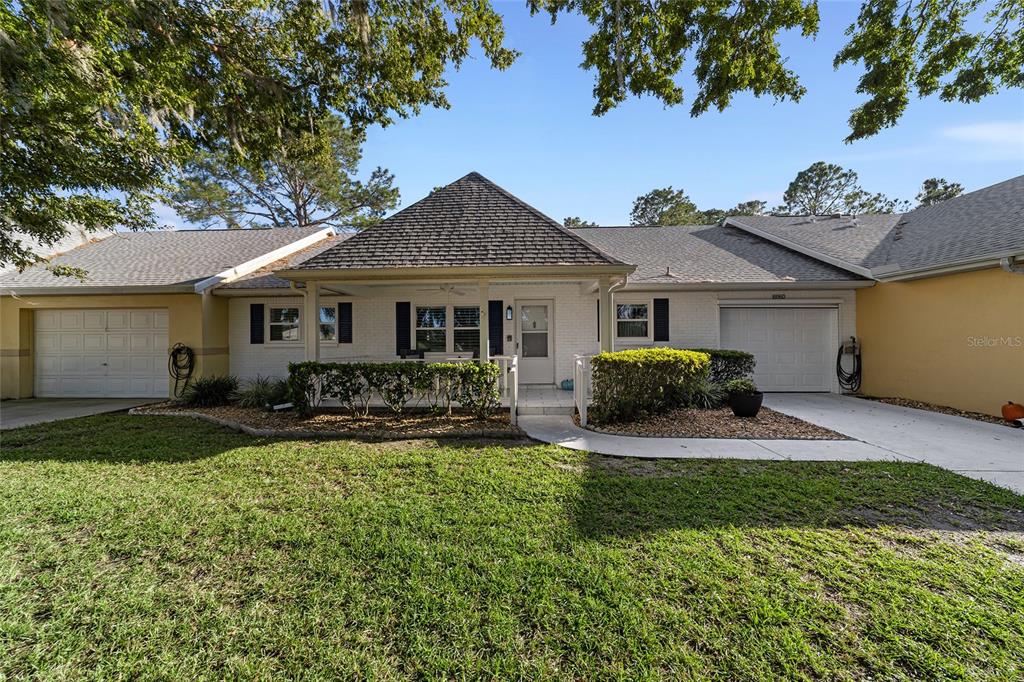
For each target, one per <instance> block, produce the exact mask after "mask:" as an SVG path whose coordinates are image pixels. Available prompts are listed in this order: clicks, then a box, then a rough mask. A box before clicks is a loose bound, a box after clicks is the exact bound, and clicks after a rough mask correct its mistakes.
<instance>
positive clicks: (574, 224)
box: [562, 216, 598, 230]
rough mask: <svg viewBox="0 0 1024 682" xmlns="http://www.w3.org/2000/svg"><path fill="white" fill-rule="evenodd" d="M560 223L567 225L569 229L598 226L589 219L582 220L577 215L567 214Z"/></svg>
mask: <svg viewBox="0 0 1024 682" xmlns="http://www.w3.org/2000/svg"><path fill="white" fill-rule="evenodd" d="M562 225H564V226H565V227H568V228H569V229H571V230H573V229H576V228H578V227H598V224H597V223H592V222H590V221H589V220H584V219H583V218H580V217H578V216H569V217H568V218H566V219H565V220H563V221H562Z"/></svg>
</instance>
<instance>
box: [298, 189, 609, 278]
mask: <svg viewBox="0 0 1024 682" xmlns="http://www.w3.org/2000/svg"><path fill="white" fill-rule="evenodd" d="M619 264H621V263H620V261H618V260H616V259H614V258H612V257H610V256H608V255H607V254H604V253H601V252H600V251H599V250H598V249H596V248H595V247H593V246H592V245H590V244H588V243H587V242H585V241H583V240H582V239H580V238H579V237H578V236H577V235H575V234H573V233H571V232H570V231H569V230H566V229H565V228H564V227H562V226H561V225H560V224H559V223H557V222H556V221H554V220H552V219H551V218H549V217H548V216H546V215H544V214H543V213H541V212H540V211H538V210H537V209H535V208H533V207H532V206H530V205H528V204H526V203H525V202H523V201H521V200H520V199H517V198H516V197H514V196H512V195H511V194H509V193H508V192H506V191H505V190H503V189H502V188H500V187H498V186H497V185H495V184H494V183H493V182H491V181H490V180H488V179H487V178H485V177H483V176H482V175H480V174H479V173H470V174H469V175H466V176H465V177H462V178H460V179H458V180H456V181H455V182H453V183H451V184H450V185H446V186H445V187H442V188H441V189H439V190H437V191H435V192H433V193H431V194H430V195H429V196H427V197H425V198H424V199H421V200H420V201H418V202H416V203H415V204H413V205H411V206H409V207H408V208H405V209H403V210H401V211H399V212H398V213H395V214H394V215H392V216H390V217H388V218H386V219H385V220H383V221H381V222H380V223H379V224H377V225H374V226H373V227H370V228H367V229H366V230H364V231H362V232H360V233H359V234H357V235H355V236H353V237H352V238H351V239H348V240H346V241H345V242H343V243H341V244H339V245H337V246H335V247H333V248H331V249H328V250H327V251H325V252H323V253H321V254H320V255H318V256H316V257H314V258H311V259H309V260H308V261H306V262H305V263H303V264H302V265H301V266H299V269H312V268H337V269H355V268H359V269H362V268H416V267H460V266H463V267H472V266H527V267H528V266H556V265H619Z"/></svg>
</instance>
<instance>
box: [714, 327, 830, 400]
mask: <svg viewBox="0 0 1024 682" xmlns="http://www.w3.org/2000/svg"><path fill="white" fill-rule="evenodd" d="M721 320H722V326H721V337H722V344H721V345H722V348H734V349H736V350H744V351H747V352H748V353H753V354H754V357H755V358H757V367H756V368H755V370H754V381H755V382H756V383H757V385H758V387H760V388H761V390H763V391H829V390H831V389H832V374H833V371H834V370H833V366H834V362H835V360H834V358H833V354H834V353H835V349H836V347H837V343H838V342H837V341H836V338H837V337H838V331H837V330H836V327H835V325H836V311H835V309H834V308H722V309H721Z"/></svg>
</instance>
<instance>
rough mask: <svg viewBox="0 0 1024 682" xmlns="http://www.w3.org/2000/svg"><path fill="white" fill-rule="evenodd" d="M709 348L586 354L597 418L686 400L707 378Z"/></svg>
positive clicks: (621, 417)
mask: <svg viewBox="0 0 1024 682" xmlns="http://www.w3.org/2000/svg"><path fill="white" fill-rule="evenodd" d="M710 363H711V360H710V358H709V357H708V354H707V353H701V352H696V351H689V350H677V349H674V348H639V349H636V350H622V351H615V352H613V353H601V354H599V355H595V356H594V357H593V358H591V359H590V367H591V370H592V374H591V376H592V386H593V398H592V400H591V405H590V410H589V415H590V417H591V418H592V419H593V421H594V422H596V423H608V422H615V421H627V420H630V419H635V418H637V417H639V416H642V415H644V414H654V413H658V412H664V411H666V410H670V409H672V408H674V407H678V406H680V405H683V404H685V402H686V400H687V396H688V395H689V394H690V393H691V392H692V391H693V390H694V389H696V388H697V387H698V386H700V385H701V384H702V383H704V382H705V381H707V378H708V371H709V368H710Z"/></svg>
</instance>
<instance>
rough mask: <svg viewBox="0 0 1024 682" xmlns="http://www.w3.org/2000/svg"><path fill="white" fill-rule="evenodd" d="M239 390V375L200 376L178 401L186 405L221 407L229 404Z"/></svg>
mask: <svg viewBox="0 0 1024 682" xmlns="http://www.w3.org/2000/svg"><path fill="white" fill-rule="evenodd" d="M237 390H238V378H237V377H233V376H231V375H228V376H222V377H199V378H198V379H196V380H195V381H193V382H191V383H190V384H189V385H188V386H186V387H185V390H184V391H183V392H182V394H181V398H179V399H178V402H179V403H180V404H182V405H185V406H186V407H219V406H221V405H227V404H229V403H230V402H231V401H232V400H233V399H234V396H235V392H236V391H237Z"/></svg>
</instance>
